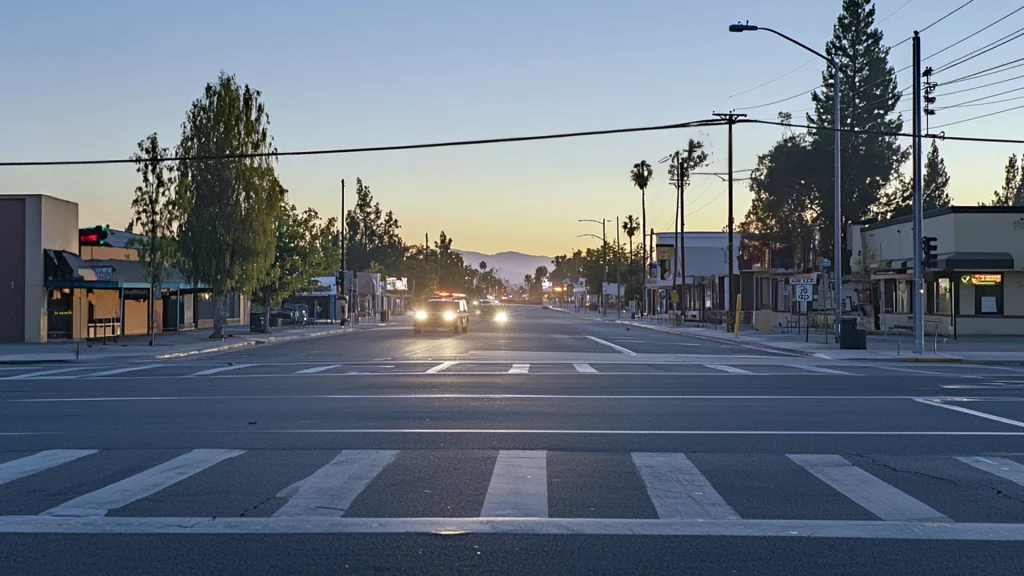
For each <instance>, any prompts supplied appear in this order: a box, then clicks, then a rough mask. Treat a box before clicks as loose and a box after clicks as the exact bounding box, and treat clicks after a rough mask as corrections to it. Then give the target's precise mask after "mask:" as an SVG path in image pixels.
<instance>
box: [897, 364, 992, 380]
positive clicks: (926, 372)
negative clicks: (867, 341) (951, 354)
mask: <svg viewBox="0 0 1024 576" xmlns="http://www.w3.org/2000/svg"><path fill="white" fill-rule="evenodd" d="M877 368H880V369H882V370H892V371H893V372H905V373H907V374H923V375H925V376H945V377H947V378H949V377H951V376H952V377H956V378H984V376H975V375H972V374H952V373H950V372H934V371H931V370H916V369H914V368H897V367H896V366H877Z"/></svg>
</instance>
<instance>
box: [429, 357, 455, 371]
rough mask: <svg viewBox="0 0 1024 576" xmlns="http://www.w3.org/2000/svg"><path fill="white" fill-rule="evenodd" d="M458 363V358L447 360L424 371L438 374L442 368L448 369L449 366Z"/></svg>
mask: <svg viewBox="0 0 1024 576" xmlns="http://www.w3.org/2000/svg"><path fill="white" fill-rule="evenodd" d="M458 363H459V362H458V361H457V360H447V361H445V362H441V363H440V364H438V365H437V366H433V367H431V368H429V369H427V371H426V372H424V374H437V373H438V372H440V371H442V370H447V369H448V368H451V367H452V366H455V365H456V364H458Z"/></svg>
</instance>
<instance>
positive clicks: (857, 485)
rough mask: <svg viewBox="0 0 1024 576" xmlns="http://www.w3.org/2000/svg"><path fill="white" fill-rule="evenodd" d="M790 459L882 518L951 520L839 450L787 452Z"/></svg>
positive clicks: (906, 520) (927, 520) (926, 520)
mask: <svg viewBox="0 0 1024 576" xmlns="http://www.w3.org/2000/svg"><path fill="white" fill-rule="evenodd" d="M787 456H788V457H789V459H790V460H792V461H793V462H795V463H797V464H798V465H800V466H801V467H803V468H804V470H807V471H808V472H810V473H811V474H814V475H815V476H817V477H818V479H819V480H821V481H822V482H824V483H826V484H828V485H829V486H831V487H833V488H835V489H836V490H837V491H839V492H840V493H841V494H842V495H843V496H846V497H847V498H849V499H850V500H853V501H854V502H856V503H857V504H859V505H860V506H862V507H863V508H865V509H867V510H868V511H869V512H871V513H872V514H874V515H875V516H878V517H879V518H881V519H882V520H896V521H904V522H912V521H917V522H948V521H949V518H947V517H946V516H944V515H943V514H941V513H939V512H938V511H937V510H935V509H934V508H932V507H931V506H928V505H927V504H925V503H924V502H921V501H920V500H917V499H916V498H914V497H912V496H911V495H909V494H907V493H906V492H903V491H902V490H899V489H897V488H896V487H894V486H892V485H890V484H887V483H886V482H883V481H882V480H879V479H878V478H876V477H874V476H872V475H871V474H869V473H867V472H866V471H864V470H863V469H861V468H858V467H856V466H854V465H853V464H851V463H850V462H849V460H847V459H846V458H843V457H842V456H839V455H836V454H787Z"/></svg>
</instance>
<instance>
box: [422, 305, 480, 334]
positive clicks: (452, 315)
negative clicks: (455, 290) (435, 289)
mask: <svg viewBox="0 0 1024 576" xmlns="http://www.w3.org/2000/svg"><path fill="white" fill-rule="evenodd" d="M427 328H440V329H444V330H451V331H452V332H455V333H459V332H462V333H466V332H469V307H468V306H467V305H466V301H465V300H462V299H455V298H431V299H430V300H428V301H427V303H426V304H425V305H424V306H422V307H421V308H419V309H417V310H416V313H415V314H414V315H413V319H412V332H413V334H422V333H423V330H425V329H427Z"/></svg>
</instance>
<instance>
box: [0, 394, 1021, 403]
mask: <svg viewBox="0 0 1024 576" xmlns="http://www.w3.org/2000/svg"><path fill="white" fill-rule="evenodd" d="M330 398H334V399H339V400H387V399H391V398H395V399H402V400H407V399H424V400H440V399H456V400H457V399H459V398H466V399H493V400H501V399H511V400H515V399H554V400H559V399H566V400H701V399H707V400H885V401H893V400H899V401H905V400H914V399H916V398H919V396H841V395H833V396H830V395H827V394H819V395H812V396H801V395H788V396H787V395H769V394H501V393H497V394H495V393H477V394H474V393H444V392H441V393H420V394H417V393H411V394H407V393H397V394H263V395H237V396H206V395H201V396H100V397H92V396H86V397H80V398H18V399H14V400H0V402H13V403H18V402H36V403H46V402H141V401H164V402H167V401H182V400H301V399H330ZM946 399H947V400H965V401H977V400H986V401H989V400H991V401H1000V402H1011V401H1012V402H1024V398H1001V397H977V398H965V397H962V396H956V397H952V396H951V397H949V398H946Z"/></svg>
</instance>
